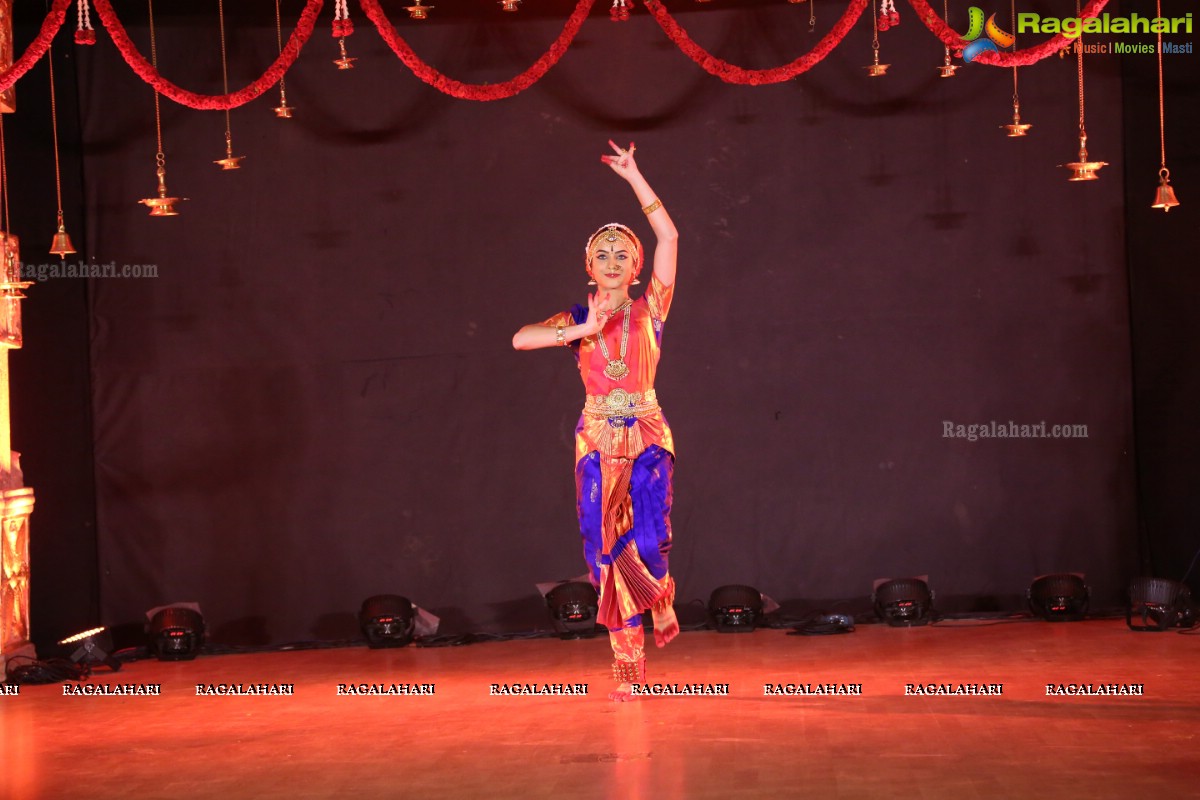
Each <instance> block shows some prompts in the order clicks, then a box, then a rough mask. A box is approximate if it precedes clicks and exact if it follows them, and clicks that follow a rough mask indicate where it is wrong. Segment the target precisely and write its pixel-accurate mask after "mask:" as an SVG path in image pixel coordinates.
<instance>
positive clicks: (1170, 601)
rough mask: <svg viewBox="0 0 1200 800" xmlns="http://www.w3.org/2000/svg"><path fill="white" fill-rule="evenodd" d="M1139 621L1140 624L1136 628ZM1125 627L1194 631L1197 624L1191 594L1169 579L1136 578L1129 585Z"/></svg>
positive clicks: (1140, 629) (1135, 629)
mask: <svg viewBox="0 0 1200 800" xmlns="http://www.w3.org/2000/svg"><path fill="white" fill-rule="evenodd" d="M1135 619H1137V620H1140V622H1138V623H1136V624H1135V622H1134V620H1135ZM1125 624H1126V625H1128V626H1129V629H1130V630H1134V631H1165V630H1168V629H1170V628H1191V627H1192V626H1193V625H1195V624H1196V609H1195V607H1194V606H1193V605H1192V593H1191V590H1189V589H1188V587H1187V586H1186V585H1185V584H1182V583H1180V582H1179V581H1172V580H1167V579H1166V578H1134V579H1133V580H1132V581H1131V582H1130V584H1129V607H1128V608H1127V609H1126V611H1125Z"/></svg>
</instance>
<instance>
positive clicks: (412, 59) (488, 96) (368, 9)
mask: <svg viewBox="0 0 1200 800" xmlns="http://www.w3.org/2000/svg"><path fill="white" fill-rule="evenodd" d="M595 2H596V0H579V3H578V5H576V6H575V11H574V12H573V13H572V14H571V16H570V18H569V19H567V24H566V25H565V26H563V30H562V33H560V34H559V35H558V38H557V39H555V40H554V44H552V45H550V49H549V50H547V51H546V52H545V53H543V54H542V57H541V58H539V59H538V60H537V61H535V62H534V63H533V65H532V66H530V67H529V69H527V70H525V71H524V72H522V73H521V74H520V75H517V76H516V77H515V78H511V79H510V80H507V81H504V82H503V83H494V84H473V83H463V82H462V81H456V80H454V79H453V78H448V77H446V76H445V75H443V74H442V73H440V72H438V71H437V70H436V69H434V68H433V67H431V66H429V65H428V64H426V63H425V62H424V61H422V60H421V58H420V56H418V55H417V54H416V53H414V52H413V50H412V48H411V47H409V46H408V44H407V43H406V42H405V41H404V40H403V39H401V38H400V36H399V34H397V33H396V29H395V28H394V27H393V26H392V23H391V22H390V21H388V18H387V15H386V14H385V13H384V12H383V9H382V8H380V7H379V0H359V4H360V5H361V6H362V10H363V12H364V13H365V14H366V15H367V18H368V19H370V20H371V21H372V22H374V23H375V27H376V28H377V29H378V30H379V35H380V36H382V37H383V40H384V41H385V42H387V45H388V47H390V48H392V52H394V53H395V54H396V56H397V57H399V59H400V60H401V61H403V62H404V65H405V66H406V67H408V68H409V69H411V70H412V71H413V74H414V75H416V76H417V77H418V78H420V79H421V80H423V81H425V83H428V84H429V85H430V86H432V87H433V88H435V89H437V90H438V91H439V92H443V93H445V94H448V95H450V96H451V97H457V98H459V99H460V100H502V99H504V98H506V97H512V96H513V95H515V94H517V93H519V92H522V91H524V90H526V89H528V88H529V87H530V86H532V85H533V84H534V83H536V82H537V81H539V80H541V79H542V76H543V75H545V74H546V72H547V71H549V69H550V68H551V67H553V66H554V65H555V64H557V63H558V60H559V59H560V58H562V57H563V54H565V53H566V52H567V48H568V47H570V46H571V42H572V41H574V39H575V35H576V34H577V33H579V28H580V27H581V26H582V25H583V23H584V20H586V19H587V16H588V12H589V11H591V10H592V5H593V4H594V3H595Z"/></svg>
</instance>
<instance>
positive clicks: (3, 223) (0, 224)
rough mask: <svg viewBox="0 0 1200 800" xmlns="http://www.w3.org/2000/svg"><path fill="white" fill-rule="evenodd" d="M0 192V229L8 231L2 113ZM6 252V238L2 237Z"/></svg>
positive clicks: (6, 179) (6, 175) (0, 126)
mask: <svg viewBox="0 0 1200 800" xmlns="http://www.w3.org/2000/svg"><path fill="white" fill-rule="evenodd" d="M0 194H3V195H4V207H3V217H0V230H2V231H4V232H5V233H6V234H7V233H8V156H7V155H6V154H5V152H4V115H3V114H0ZM4 247H5V250H6V252H7V248H8V238H7V236H6V237H5V239H4Z"/></svg>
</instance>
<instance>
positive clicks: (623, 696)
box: [608, 683, 636, 703]
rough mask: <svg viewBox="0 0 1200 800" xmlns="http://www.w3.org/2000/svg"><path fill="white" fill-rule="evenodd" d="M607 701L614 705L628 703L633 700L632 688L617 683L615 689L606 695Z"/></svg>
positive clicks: (625, 684) (626, 684)
mask: <svg viewBox="0 0 1200 800" xmlns="http://www.w3.org/2000/svg"><path fill="white" fill-rule="evenodd" d="M608 699H609V700H612V701H613V702H614V703H628V702H629V701H630V700H634V699H636V698H634V696H633V687H632V686H631V685H629V684H628V683H619V684H617V688H616V689H613V690H612V691H611V692H609V693H608Z"/></svg>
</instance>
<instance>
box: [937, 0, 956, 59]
mask: <svg viewBox="0 0 1200 800" xmlns="http://www.w3.org/2000/svg"><path fill="white" fill-rule="evenodd" d="M942 20H944V21H945V23H946V24H947V25H949V24H950V0H942ZM944 46H945V48H946V53H945V55H944V56H943V57H942V65H941V66H940V67H938V68H937V70H938V77H939V78H953V77H954V73H955V72H957V71H958V65H957V64H954V63H952V62H951V60H950V45H948V44H947V45H944Z"/></svg>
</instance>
